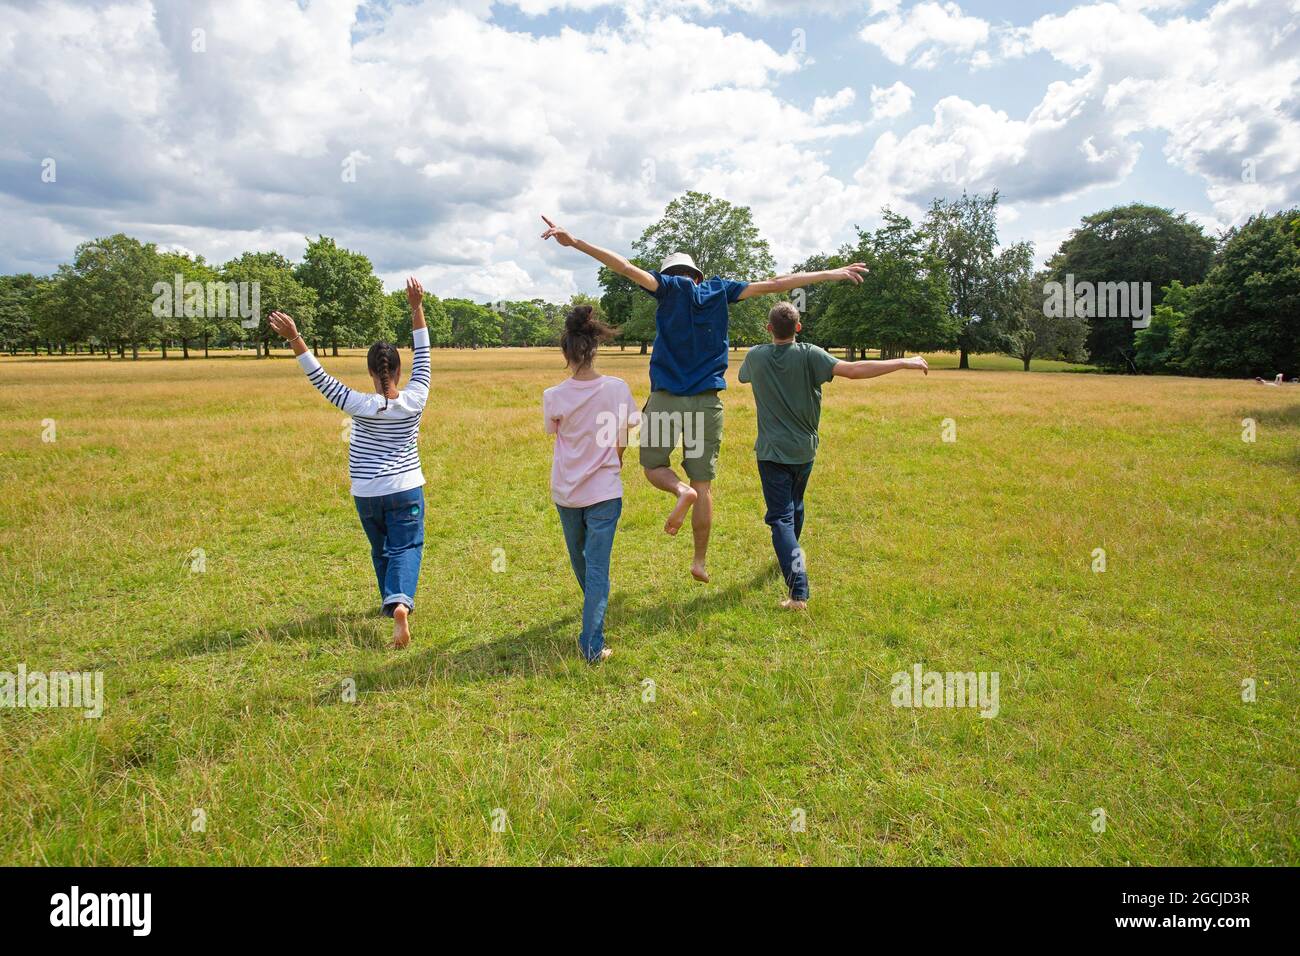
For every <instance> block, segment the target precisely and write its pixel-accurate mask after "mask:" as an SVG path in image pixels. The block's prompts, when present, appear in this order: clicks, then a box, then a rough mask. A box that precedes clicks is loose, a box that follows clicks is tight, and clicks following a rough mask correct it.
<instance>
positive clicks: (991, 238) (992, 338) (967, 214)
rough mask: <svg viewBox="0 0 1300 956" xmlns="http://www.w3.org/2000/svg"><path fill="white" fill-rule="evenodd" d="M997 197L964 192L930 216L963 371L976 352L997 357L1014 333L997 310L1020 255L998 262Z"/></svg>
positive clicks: (940, 201) (929, 226) (929, 228)
mask: <svg viewBox="0 0 1300 956" xmlns="http://www.w3.org/2000/svg"><path fill="white" fill-rule="evenodd" d="M997 208H998V194H997V191H996V190H995V191H994V192H992V193H990V194H989V195H987V196H981V195H978V194H976V195H973V196H972V195H969V194H967V193H965V192H963V193H962V195H961V198H960V199H951V200H946V199H936V200H934V202H933V203H932V204H931V206H930V211H929V213H928V214H927V216H926V220H925V229H926V232H927V233H928V235H929V236H930V239H931V242H932V251H933V253H934V254H935V255H936V256H938V257H939V258H940V259H941V260H943V262H944V265H945V269H946V273H947V278H948V294H949V310H950V312H951V313H952V316H953V318H954V319H955V320H956V323H957V325H958V327H959V332H958V334H957V347H958V349H959V350H960V351H961V359H960V361H959V362H958V366H959V367H960V368H970V354H971V353H972V352H997V351H1001V350H1002V348H1003V347H1005V345H1006V336H1007V334H1008V333H1009V332H1010V331H1011V330H1010V329H1007V328H1006V327H1005V326H1004V325H1003V324H1001V323H1000V322H999V321H998V318H999V316H998V315H997V308H998V304H999V303H1005V297H1006V294H1007V290H1006V288H1005V286H1004V284H1005V283H1006V282H1008V281H1010V276H1011V274H1013V273H1014V268H1013V267H1014V265H1015V262H1016V260H1017V259H1018V258H1020V253H1019V252H1012V253H1009V258H1006V259H1004V260H1003V261H1001V262H999V257H998V253H997V251H996V250H997V247H998V219H997Z"/></svg>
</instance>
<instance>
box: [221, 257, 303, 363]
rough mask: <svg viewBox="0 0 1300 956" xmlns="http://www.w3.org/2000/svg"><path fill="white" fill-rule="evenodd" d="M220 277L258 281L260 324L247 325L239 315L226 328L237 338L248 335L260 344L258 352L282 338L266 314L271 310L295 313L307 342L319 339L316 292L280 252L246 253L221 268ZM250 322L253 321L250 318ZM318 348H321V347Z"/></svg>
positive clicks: (229, 279)
mask: <svg viewBox="0 0 1300 956" xmlns="http://www.w3.org/2000/svg"><path fill="white" fill-rule="evenodd" d="M221 278H222V280H223V281H226V282H248V283H257V285H256V288H257V290H258V299H259V303H258V315H257V316H256V317H255V318H256V320H257V324H256V325H255V326H253V327H251V328H248V327H245V326H244V325H243V322H242V320H241V319H239V318H238V317H234V318H229V319H227V320H226V325H225V328H228V329H231V330H232V331H231V334H232V335H234V336H235V337H243V336H247V337H249V338H251V339H253V341H254V343H255V344H257V345H258V348H259V352H258V354H259V355H260V354H262V353H263V351H264V352H265V354H266V355H270V354H271V343H272V342H274V341H276V340H277V339H278V338H279V337H278V336H277V335H276V334H275V333H274V332H273V331H271V327H270V325H268V324H267V321H266V317H267V316H268V315H270V314H271V313H272V312H277V311H278V312H286V313H288V314H289V315H292V316H293V318H294V321H295V322H296V323H297V325H298V330H299V331H300V332H301V333H302V335H303V338H304V339H306V340H307V341H308V342H310V341H313V340H315V341H317V342H319V338H318V337H317V336H316V335H315V331H314V330H315V320H316V301H317V300H316V291H315V290H314V289H312V288H310V287H309V286H307V285H305V284H303V283H302V282H299V281H298V279H297V276H296V272H295V270H294V267H293V264H292V263H291V262H289V260H288V259H286V258H285V257H284V256H282V255H280V253H278V252H245V253H244V254H243V255H241V256H240V257H239V258H238V259H232V260H230V261H229V262H227V263H226V264H225V265H224V266H222V267H221ZM248 321H250V322H251V321H252V319H249V320H248ZM318 351H319V350H318Z"/></svg>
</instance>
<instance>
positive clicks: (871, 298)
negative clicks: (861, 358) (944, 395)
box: [813, 209, 958, 358]
mask: <svg viewBox="0 0 1300 956" xmlns="http://www.w3.org/2000/svg"><path fill="white" fill-rule="evenodd" d="M882 217H883V220H884V224H883V225H882V226H881V227H880V228H879V229H878V230H876V232H875V233H868V232H864V231H863V230H861V229H859V230H858V245H857V248H855V249H846V250H844V251H843V252H842V254H841V257H837V260H835V265H838V264H839V261H838V259H840V258H842V259H843V261H861V262H865V263H866V264H867V267H868V270H869V271H868V272H867V274H866V276H864V277H863V281H862V285H860V286H858V285H852V284H849V283H843V284H840V283H837V284H835V285H826V286H822V287H821V290H820V292H821V294H820V296H819V298H818V299H817V300H816V303H815V308H816V309H817V311H818V312H820V313H821V314H820V315H819V318H818V326H819V331H820V334H822V335H823V336H825V337H828V338H831V339H833V340H834V341H836V342H838V343H841V344H843V345H847V346H848V347H849V349H850V351H851V352H852V351H855V350H857V349H863V350H865V349H867V348H868V347H871V346H878V347H879V348H880V353H881V357H882V358H896V357H898V356H901V355H902V354H903V352H904V351H906V350H912V351H926V350H934V349H944V348H952V346H953V345H954V343H955V342H956V338H957V332H958V324H957V321H956V318H955V317H954V316H953V315H952V313H951V312H950V311H949V309H948V277H947V274H946V273H945V271H944V268H943V263H942V262H941V261H940V260H939V259H938V258H937V257H936V256H935V255H934V253H933V252H932V251H931V249H930V248H929V242H928V238H927V236H926V235H925V233H924V232H923V231H921V230H919V229H916V228H914V227H913V226H912V221H911V220H910V219H908V218H907V217H906V216H900V215H897V214H895V213H893V212H891V211H890V210H889V209H885V210H884V211H883V213H882ZM827 261H828V264H829V262H830V261H831V260H827ZM833 267H834V266H832V268H833ZM813 288H814V289H817V288H818V287H817V286H814V287H813Z"/></svg>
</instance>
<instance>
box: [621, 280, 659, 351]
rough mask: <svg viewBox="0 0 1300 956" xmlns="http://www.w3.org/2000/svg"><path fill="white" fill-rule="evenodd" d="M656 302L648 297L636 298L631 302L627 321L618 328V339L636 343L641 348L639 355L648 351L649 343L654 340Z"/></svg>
mask: <svg viewBox="0 0 1300 956" xmlns="http://www.w3.org/2000/svg"><path fill="white" fill-rule="evenodd" d="M657 304H658V303H657V302H656V301H655V300H654V299H653V298H651V297H650V296H648V295H642V296H638V297H637V298H636V299H633V300H632V306H631V307H632V313H631V315H630V317H629V318H628V320H627V321H626V322H624V323H623V324H622V325H620V326H619V329H618V332H619V338H620V339H621V340H622V341H624V342H636V343H639V344H640V346H641V354H642V355H645V354H646V353H647V352H648V351H650V343H651V342H653V341H654V340H655V307H656V306H657Z"/></svg>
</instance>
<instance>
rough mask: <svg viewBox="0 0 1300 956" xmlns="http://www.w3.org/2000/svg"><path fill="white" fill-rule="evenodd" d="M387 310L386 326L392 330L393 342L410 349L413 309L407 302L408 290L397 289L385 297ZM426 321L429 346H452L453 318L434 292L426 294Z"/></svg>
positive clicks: (426, 291)
mask: <svg viewBox="0 0 1300 956" xmlns="http://www.w3.org/2000/svg"><path fill="white" fill-rule="evenodd" d="M385 309H386V311H387V313H388V318H387V320H386V323H385V324H386V325H387V326H388V328H390V329H392V335H393V338H392V342H393V344H394V345H401V346H404V347H406V348H410V347H411V345H412V339H411V307H410V305H409V304H408V303H407V301H406V290H405V289H397V290H395V291H393V292H390V293H388V295H387V296H386V297H385ZM424 321H425V324H426V325H427V326H428V327H429V344H430V345H433V346H440V345H450V344H451V316H449V315H448V314H447V310H446V308H444V307H443V304H442V300H441V299H439V298H438V297H437V296H436V295H434V294H433V293H432V292H430V291H428V290H427V289H426V290H425V293H424Z"/></svg>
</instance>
